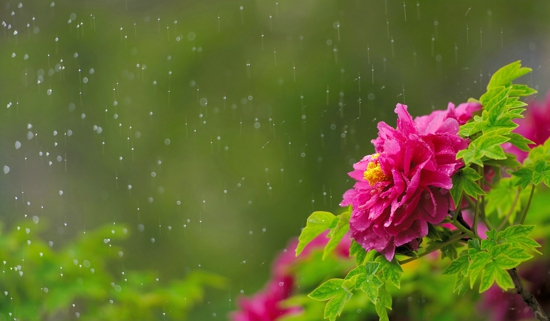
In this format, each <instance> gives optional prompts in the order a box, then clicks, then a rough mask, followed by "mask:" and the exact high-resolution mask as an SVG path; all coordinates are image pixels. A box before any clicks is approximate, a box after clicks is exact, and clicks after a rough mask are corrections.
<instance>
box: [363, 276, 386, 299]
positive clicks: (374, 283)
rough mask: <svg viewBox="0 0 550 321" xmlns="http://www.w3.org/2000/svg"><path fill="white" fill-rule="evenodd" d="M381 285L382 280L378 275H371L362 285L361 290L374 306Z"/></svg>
mask: <svg viewBox="0 0 550 321" xmlns="http://www.w3.org/2000/svg"><path fill="white" fill-rule="evenodd" d="M381 285H382V281H380V279H379V278H378V277H377V276H376V275H369V276H367V277H366V279H365V280H364V281H363V283H361V285H360V289H361V291H363V292H365V294H366V295H367V297H368V298H369V300H370V301H371V302H372V303H373V304H375V303H376V298H377V297H378V292H379V289H380V286H381Z"/></svg>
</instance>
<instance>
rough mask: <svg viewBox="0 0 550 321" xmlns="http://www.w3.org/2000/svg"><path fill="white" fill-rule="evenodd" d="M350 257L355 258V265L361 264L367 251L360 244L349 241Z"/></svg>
mask: <svg viewBox="0 0 550 321" xmlns="http://www.w3.org/2000/svg"><path fill="white" fill-rule="evenodd" d="M349 254H350V256H355V262H356V263H357V265H361V264H363V262H365V258H366V257H367V251H365V249H364V248H363V247H362V246H361V244H359V243H357V242H355V240H351V245H350V249H349Z"/></svg>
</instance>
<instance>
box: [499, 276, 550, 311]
mask: <svg viewBox="0 0 550 321" xmlns="http://www.w3.org/2000/svg"><path fill="white" fill-rule="evenodd" d="M508 273H509V274H510V276H511V277H512V281H514V285H515V286H516V290H517V293H518V295H520V296H521V298H522V299H523V302H525V304H527V305H528V306H529V307H530V308H531V310H533V312H534V313H535V317H536V318H537V320H539V321H549V320H550V319H548V316H547V315H546V313H545V312H544V310H543V309H542V307H541V306H540V304H539V302H538V301H537V299H536V298H535V297H534V296H533V295H532V294H531V293H529V291H527V290H526V289H525V286H524V285H523V282H521V279H520V278H519V275H518V271H517V270H516V269H515V268H514V269H511V270H508Z"/></svg>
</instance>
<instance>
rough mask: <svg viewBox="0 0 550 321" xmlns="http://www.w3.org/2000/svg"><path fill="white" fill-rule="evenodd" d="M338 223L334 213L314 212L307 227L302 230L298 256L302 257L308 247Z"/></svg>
mask: <svg viewBox="0 0 550 321" xmlns="http://www.w3.org/2000/svg"><path fill="white" fill-rule="evenodd" d="M336 222H338V219H337V217H336V216H334V214H332V213H329V212H321V211H319V212H313V213H312V214H311V215H310V216H309V217H308V218H307V223H306V227H305V228H304V229H303V230H302V232H301V233H300V237H299V238H298V246H297V247H296V255H300V253H302V251H303V250H304V249H305V248H306V246H307V245H308V244H309V243H310V242H311V241H313V239H315V238H316V237H317V236H319V235H320V234H321V233H323V232H324V231H326V230H327V229H329V228H332V227H334V224H335V223H336Z"/></svg>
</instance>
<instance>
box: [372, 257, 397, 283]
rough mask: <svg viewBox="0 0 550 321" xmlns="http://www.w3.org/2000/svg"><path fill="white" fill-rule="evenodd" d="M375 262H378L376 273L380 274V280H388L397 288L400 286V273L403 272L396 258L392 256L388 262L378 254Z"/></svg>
mask: <svg viewBox="0 0 550 321" xmlns="http://www.w3.org/2000/svg"><path fill="white" fill-rule="evenodd" d="M375 262H377V263H378V264H379V266H378V272H377V273H378V274H379V275H381V278H382V280H383V281H386V282H390V283H391V284H393V285H394V286H395V287H396V288H398V289H399V288H400V287H401V273H403V269H402V268H401V265H399V263H398V262H397V259H396V258H395V257H394V258H393V260H392V261H391V262H389V261H388V260H386V258H385V257H384V256H379V257H377V258H376V260H375Z"/></svg>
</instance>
